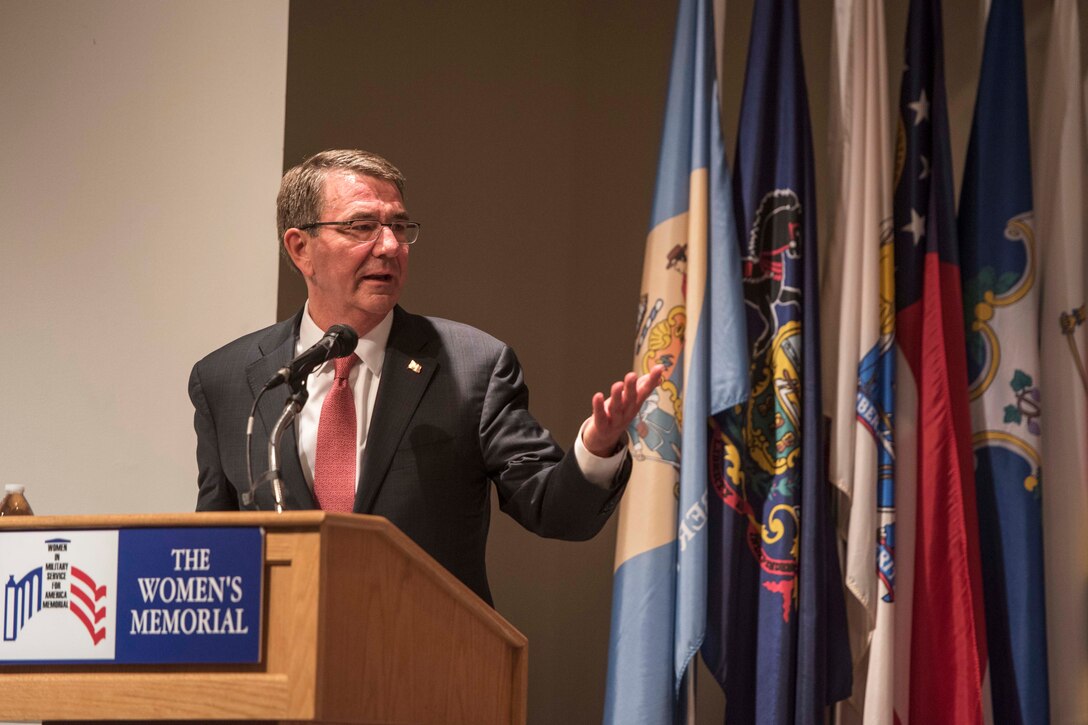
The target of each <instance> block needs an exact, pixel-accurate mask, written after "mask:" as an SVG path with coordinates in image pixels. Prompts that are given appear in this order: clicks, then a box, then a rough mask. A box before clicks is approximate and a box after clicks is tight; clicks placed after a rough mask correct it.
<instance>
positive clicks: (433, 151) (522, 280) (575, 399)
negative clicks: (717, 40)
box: [269, 0, 675, 724]
mask: <svg viewBox="0 0 1088 725" xmlns="http://www.w3.org/2000/svg"><path fill="white" fill-rule="evenodd" d="M674 18H675V6H674V4H673V3H669V2H657V1H653V2H634V3H596V2H590V3H587V2H583V1H582V0H551V1H549V2H546V3H524V2H510V3H502V2H468V3H434V2H421V1H416V0H411V1H409V2H397V3H359V2H325V1H321V2H310V1H308V2H293V3H291V11H290V25H289V27H290V40H289V45H288V71H287V105H286V127H285V140H284V165H285V167H288V166H291V165H293V164H295V163H297V162H298V161H301V160H302V159H303V158H304V157H306V156H307V155H309V154H311V153H314V152H316V151H319V150H321V149H324V148H333V147H350V148H364V149H367V150H371V151H375V152H377V153H380V154H382V155H384V156H386V157H387V158H389V159H390V160H392V161H393V163H395V164H397V165H398V166H399V168H400V169H401V171H403V172H404V174H405V176H407V178H408V187H407V193H406V203H407V205H408V208H409V210H410V211H411V214H412V217H413V218H414V219H418V220H420V221H421V222H422V224H423V230H422V235H421V237H420V241H419V242H418V243H417V244H416V245H415V246H414V247H413V248H412V254H411V262H410V271H409V282H408V286H407V291H406V293H405V295H404V297H403V299H402V304H403V305H404V306H405V307H406V308H407V309H409V310H411V311H413V312H416V313H422V314H428V315H437V316H440V317H448V318H452V319H456V320H458V321H461V322H466V323H468V324H471V325H475V326H477V327H480V328H482V329H484V330H487V331H488V332H490V333H491V334H493V335H495V336H496V337H498V338H500V339H502V340H504V341H505V342H507V343H508V344H510V345H511V346H513V348H514V349H515V350H516V351H517V353H518V356H519V357H520V358H521V360H522V362H523V364H524V367H525V374H526V378H527V380H528V383H529V387H530V391H531V398H530V399H531V405H532V410H533V411H534V413H535V414H536V416H537V417H538V418H539V419H540V420H541V421H542V422H543V423H544V425H546V426H547V427H548V428H549V429H550V430H551V431H552V433H553V435H555V436H556V438H557V439H558V440H559V441H560V443H561V444H562V445H563V446H567V445H569V444H570V443H571V442H573V440H574V436H575V435H576V433H577V430H578V427H579V425H580V424H581V422H582V421H583V420H584V419H585V417H586V416H587V415H588V414H589V401H590V398H591V397H592V395H593V393H594V392H596V391H597V390H599V389H603V388H604V387H605V386H607V385H608V384H610V383H611V382H612V381H613V380H614V379H616V378H617V377H618V376H621V375H622V374H623V373H624V372H625V371H626V370H628V369H630V366H631V363H632V359H631V357H632V339H633V338H632V328H633V326H634V314H635V302H636V299H637V296H638V287H639V280H640V278H641V267H642V250H643V244H644V240H645V236H646V231H647V223H648V218H649V207H650V198H651V195H652V193H653V183H654V175H655V169H656V165H657V147H658V142H659V137H660V126H661V119H662V99H663V98H664V95H665V84H666V81H667V75H668V66H669V57H670V54H671V47H672V34H673V24H674ZM272 244H273V241H272V240H271V239H270V240H269V248H270V250H271V248H272ZM304 298H305V288H304V287H303V286H302V285H301V281H300V280H299V279H298V278H297V276H295V275H294V273H293V272H291V271H287V270H284V271H281V295H280V310H279V316H280V317H283V316H286V315H288V314H290V313H291V312H293V311H294V310H295V309H297V307H298V306H299V305H300V304H301V303H302V301H303V299H304ZM493 506H495V503H494V502H493ZM495 507H496V509H497V506H495ZM492 521H493V523H492V534H491V542H490V547H489V557H488V559H489V561H488V564H489V571H490V575H491V581H492V588H493V590H494V595H495V604H496V607H497V608H498V610H499V611H500V612H502V613H503V614H504V615H505V616H506V617H507V618H508V619H510V620H511V622H513V623H514V625H515V626H517V627H518V628H519V629H521V630H522V631H523V632H524V633H525V634H526V635H527V636H528V637H529V641H530V648H529V651H530V695H529V711H530V713H531V714H530V722H532V723H539V724H543V723H560V722H565V723H590V722H598V721H599V720H600V716H601V712H602V708H603V697H604V678H605V669H606V667H607V649H608V627H609V617H610V602H611V580H612V559H613V552H614V540H615V530H614V523H610V525H609V528H608V529H607V530H606V531H605V532H603V533H602V534H601V535H599V536H598V537H597V538H596V539H595V540H593V541H591V542H588V543H566V542H555V541H546V540H543V539H540V538H538V537H536V536H534V535H532V534H529V533H528V532H526V531H524V530H523V529H521V528H520V526H518V524H516V523H515V522H514V521H513V520H512V519H510V518H509V517H507V516H505V515H503V514H501V513H496V515H495V516H493V519H492Z"/></svg>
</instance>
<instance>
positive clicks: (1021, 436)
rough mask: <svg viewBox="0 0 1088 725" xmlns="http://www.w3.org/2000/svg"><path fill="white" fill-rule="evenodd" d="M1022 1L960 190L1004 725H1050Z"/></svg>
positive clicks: (1006, 10) (986, 76)
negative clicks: (1007, 724) (1005, 724)
mask: <svg viewBox="0 0 1088 725" xmlns="http://www.w3.org/2000/svg"><path fill="white" fill-rule="evenodd" d="M1020 2H1021V0H992V2H991V4H990V15H989V20H988V21H987V25H986V45H985V47H984V50H983V55H982V72H981V77H980V78H979V85H978V100H977V102H976V104H975V121H974V125H973V126H972V128H971V141H970V144H969V145H968V148H967V165H966V167H965V170H964V177H963V190H962V192H961V195H960V212H959V233H960V263H961V268H960V275H961V279H962V280H963V310H964V323H965V328H964V329H965V332H966V336H967V348H966V349H967V381H968V385H969V393H970V398H971V422H972V430H973V432H974V436H973V444H974V452H975V459H974V464H975V465H974V468H975V491H976V494H977V496H978V526H979V546H980V549H981V552H982V583H983V589H984V593H985V599H986V650H987V652H988V654H989V672H990V692H991V693H992V698H993V699H992V702H993V713H994V722H997V723H1009V724H1010V725H1027V724H1032V725H1044V724H1045V723H1049V722H1050V714H1049V707H1048V698H1047V659H1046V604H1045V596H1044V588H1045V583H1044V579H1043V518H1042V517H1043V510H1042V509H1043V507H1042V486H1041V483H1042V481H1043V476H1042V460H1041V458H1040V451H1041V441H1040V434H1041V433H1042V428H1041V426H1040V422H1041V421H1040V414H1041V405H1040V398H1041V396H1040V393H1039V387H1040V385H1039V382H1040V376H1039V346H1038V340H1039V336H1038V327H1037V321H1038V315H1039V286H1038V278H1039V271H1038V267H1037V259H1038V246H1037V243H1036V238H1035V229H1034V223H1033V219H1032V203H1031V155H1030V152H1029V144H1028V93H1027V63H1026V60H1025V56H1024V13H1023V9H1022V8H1021V5H1020Z"/></svg>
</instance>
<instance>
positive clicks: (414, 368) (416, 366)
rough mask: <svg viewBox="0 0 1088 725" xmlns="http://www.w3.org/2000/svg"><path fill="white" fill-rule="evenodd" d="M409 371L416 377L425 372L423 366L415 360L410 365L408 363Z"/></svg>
mask: <svg viewBox="0 0 1088 725" xmlns="http://www.w3.org/2000/svg"><path fill="white" fill-rule="evenodd" d="M408 369H409V370H411V371H412V372H413V373H415V374H416V375H418V374H419V373H421V372H423V366H422V365H420V364H419V363H417V362H416V361H415V360H412V361H411V362H410V363H408Z"/></svg>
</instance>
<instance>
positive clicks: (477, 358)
mask: <svg viewBox="0 0 1088 725" xmlns="http://www.w3.org/2000/svg"><path fill="white" fill-rule="evenodd" d="M301 315H302V313H301V312H299V313H298V314H296V315H295V316H294V317H293V318H292V319H289V320H285V321H283V322H280V323H277V324H275V325H272V326H271V327H268V328H265V329H264V330H260V331H258V332H254V333H252V334H249V335H246V336H245V337H242V338H239V339H238V340H235V341H234V342H232V343H230V344H228V345H226V346H225V347H222V348H220V349H219V350H216V351H215V352H213V353H211V354H210V355H208V356H207V357H205V358H204V359H203V360H201V361H200V362H198V363H197V364H196V365H195V366H194V367H193V372H192V375H191V376H190V378H189V397H190V399H191V400H192V401H193V406H194V407H195V409H196V412H195V416H194V420H195V427H196V433H197V464H198V466H199V473H198V483H199V493H198V497H197V506H196V507H197V510H198V511H217V510H237V509H238V508H239V507H240V506H239V504H240V501H241V493H242V492H244V491H245V490H246V489H247V487H248V484H247V477H246V463H245V430H246V418H247V417H248V415H249V410H250V407H251V406H252V404H253V399H254V396H255V395H256V394H257V392H259V391H260V389H261V387H262V386H263V385H264V383H265V382H266V381H267V380H268V379H269V378H271V377H272V375H273V374H274V373H275V372H276V370H278V369H279V368H280V367H282V366H283V365H285V364H286V363H287V362H288V361H289V360H290V359H291V358H292V357H294V354H295V341H296V339H297V337H298V327H299V321H300V320H301ZM413 360H414V361H415V362H416V363H418V366H419V367H420V368H421V370H420V372H418V373H417V372H413V371H412V370H411V369H409V363H410V362H411V361H413ZM286 399H287V390H286V388H285V387H280V388H277V389H275V390H273V391H270V392H269V393H266V394H265V396H264V397H263V398H262V399H261V403H260V405H259V407H258V409H257V420H256V421H255V425H254V431H253V468H254V475H255V476H259V475H260V473H261V472H262V471H263V470H264V469H265V468H266V467H267V466H266V463H267V461H266V457H267V456H266V449H267V440H268V433H269V431H270V430H271V428H272V426H273V425H274V424H275V420H276V418H277V416H278V415H279V413H280V411H281V409H282V408H283V405H284V402H285V401H286ZM527 406H528V390H527V388H526V387H525V383H524V381H523V379H522V374H521V367H520V366H519V365H518V361H517V358H516V357H515V356H514V353H513V351H512V350H511V349H510V348H509V347H507V346H506V345H504V344H503V343H502V342H500V341H498V340H496V339H495V338H493V337H491V336H490V335H487V334H485V333H483V332H481V331H479V330H476V329H474V328H472V327H468V326H467V325H461V324H458V323H455V322H450V321H448V320H441V319H436V318H429V317H420V316H418V315H412V314H409V313H407V312H405V311H404V310H402V309H401V308H400V307H397V308H396V309H395V310H394V317H393V326H392V329H391V331H390V334H389V343H388V346H387V348H386V354H385V363H384V365H383V367H382V374H381V383H380V386H379V388H378V396H377V399H376V401H375V403H374V411H373V419H372V422H371V425H370V429H369V433H368V438H367V447H366V455H365V456H364V462H363V470H362V472H361V476H360V484H359V487H358V491H357V493H356V496H355V509H354V510H355V512H356V513H365V514H377V515H379V516H385V517H386V518H388V519H389V520H390V521H392V522H393V523H394V524H395V525H396V526H397V527H398V528H400V529H401V530H402V531H404V533H406V534H407V535H408V536H410V537H411V538H412V539H413V540H414V541H415V542H416V543H418V544H419V545H420V546H422V547H423V548H424V549H425V550H426V551H427V552H428V553H429V554H430V555H431V556H433V557H434V558H435V559H437V560H438V562H439V563H440V564H442V565H443V566H445V567H446V568H447V569H448V570H449V571H450V572H452V573H453V574H454V575H455V576H456V577H457V578H459V579H460V580H461V581H463V582H464V583H465V584H467V585H468V586H469V587H470V588H471V589H472V590H473V591H475V592H476V593H477V594H479V595H480V596H481V597H482V598H483V599H484V600H486V601H487V602H489V603H490V602H491V592H490V589H489V587H488V582H487V572H486V569H485V565H484V554H485V546H486V541H487V530H488V525H489V522H490V491H489V481H490V482H494V484H495V485H496V486H497V488H498V496H499V502H500V505H501V507H502V510H503V511H505V512H506V513H508V514H510V515H511V516H513V517H514V518H515V519H517V520H518V522H520V523H521V524H522V525H523V526H525V527H526V528H527V529H529V530H531V531H534V532H536V533H538V534H540V535H542V536H547V537H553V538H561V539H570V540H582V539H588V538H590V537H592V536H593V535H595V534H596V533H597V532H598V531H599V530H600V529H601V527H602V526H603V525H604V523H605V521H606V520H607V519H608V517H609V515H610V514H611V513H612V510H613V509H614V508H615V506H616V503H617V502H618V501H619V498H620V495H621V493H622V491H623V487H624V485H625V483H626V481H627V477H628V475H629V474H630V462H629V461H625V462H624V465H623V466H622V467H621V470H620V472H619V474H618V475H617V477H616V479H615V480H614V481H613V482H612V486H611V487H609V488H604V487H602V486H598V485H595V484H592V483H590V482H589V481H587V480H586V479H585V477H584V476H583V475H582V472H581V469H580V468H579V467H578V464H577V461H576V459H575V457H574V454H573V451H572V452H571V453H569V454H567V455H564V454H563V451H562V450H561V449H560V448H559V446H557V445H556V443H555V441H554V440H553V439H552V437H551V435H550V434H549V433H548V432H547V431H546V430H544V429H543V428H542V427H541V426H540V424H539V423H538V422H537V421H536V419H535V418H533V416H532V415H531V414H530V413H529V410H528V407H527ZM280 450H281V457H282V461H281V471H282V478H283V481H284V484H285V488H286V491H285V497H286V503H287V507H288V508H290V509H309V508H316V507H317V505H316V503H315V501H314V498H313V495H312V493H311V491H310V489H309V487H308V486H307V484H306V479H305V478H304V477H303V474H302V467H301V463H300V461H299V458H298V445H297V442H296V438H295V431H294V428H293V427H289V428H288V430H287V431H286V433H285V434H284V436H283V441H282V445H281V449H280ZM255 506H256V507H257V508H260V509H271V508H273V502H272V494H271V491H270V490H269V487H268V485H267V484H266V485H265V486H262V487H261V489H260V490H259V492H258V495H257V499H256V501H255Z"/></svg>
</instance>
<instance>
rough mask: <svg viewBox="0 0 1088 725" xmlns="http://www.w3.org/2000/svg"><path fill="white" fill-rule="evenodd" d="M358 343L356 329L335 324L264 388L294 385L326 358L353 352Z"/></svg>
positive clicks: (277, 373) (283, 368)
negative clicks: (287, 384) (285, 384)
mask: <svg viewBox="0 0 1088 725" xmlns="http://www.w3.org/2000/svg"><path fill="white" fill-rule="evenodd" d="M358 344H359V335H358V333H356V332H355V330H353V329H351V328H350V327H348V326H347V325H333V326H332V327H330V328H329V329H328V331H327V332H326V333H325V336H324V337H323V338H321V339H320V340H318V341H317V342H316V343H314V345H313V347H311V348H310V349H309V350H306V351H304V352H301V353H299V354H298V355H297V356H296V357H295V359H294V360H292V361H291V362H289V363H287V365H285V366H284V367H282V368H280V369H279V370H278V371H277V372H276V374H275V375H273V376H272V379H271V380H269V381H268V382H267V383H265V385H264V389H265V390H269V389H271V388H274V387H276V386H277V385H282V384H283V383H288V382H289V383H291V385H292V386H294V385H295V384H296V383H297V382H298V381H300V380H305V379H306V376H307V375H309V374H310V373H312V372H313V371H314V368H316V367H317V366H318V365H320V364H322V363H323V362H325V361H326V360H332V359H334V358H338V357H344V356H345V355H350V354H352V353H353V352H355V346H356V345H358Z"/></svg>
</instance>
